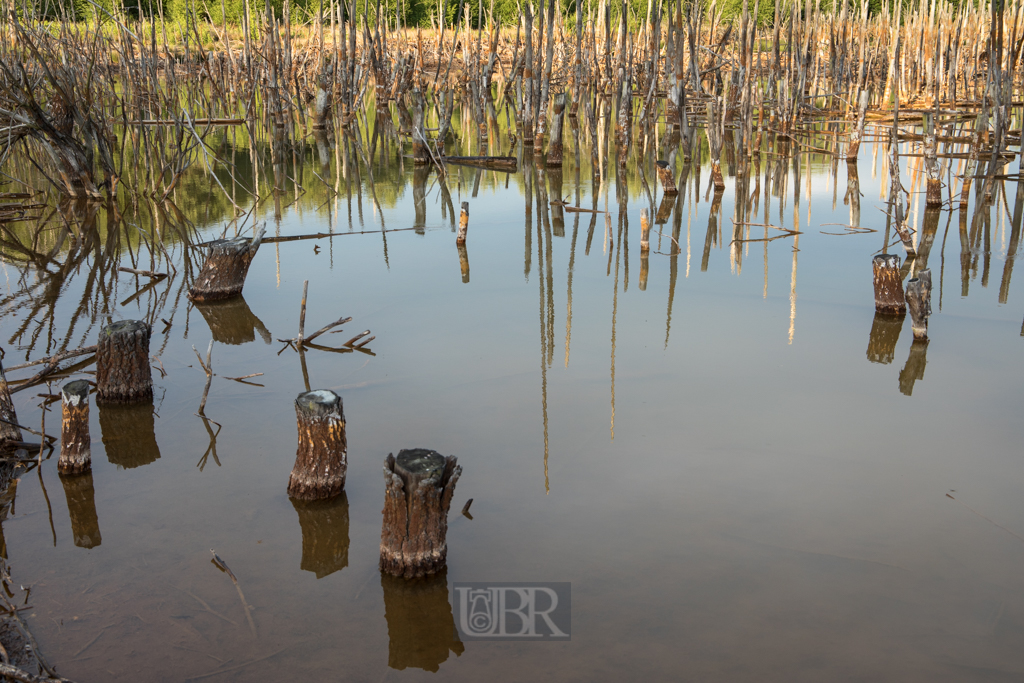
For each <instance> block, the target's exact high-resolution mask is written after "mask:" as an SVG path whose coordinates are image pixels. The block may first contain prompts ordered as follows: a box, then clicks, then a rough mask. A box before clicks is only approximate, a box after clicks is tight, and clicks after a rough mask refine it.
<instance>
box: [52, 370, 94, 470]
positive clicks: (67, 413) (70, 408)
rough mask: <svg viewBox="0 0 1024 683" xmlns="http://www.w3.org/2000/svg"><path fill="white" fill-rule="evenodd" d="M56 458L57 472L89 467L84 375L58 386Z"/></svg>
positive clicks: (87, 394) (87, 414) (87, 386)
mask: <svg viewBox="0 0 1024 683" xmlns="http://www.w3.org/2000/svg"><path fill="white" fill-rule="evenodd" d="M60 398H61V409H62V415H61V423H60V460H58V461H57V471H58V472H60V473H61V474H81V473H83V472H88V471H89V470H90V469H92V451H91V450H90V448H89V382H87V381H86V380H84V379H80V380H76V381H74V382H68V383H67V384H65V385H64V386H63V387H61V390H60Z"/></svg>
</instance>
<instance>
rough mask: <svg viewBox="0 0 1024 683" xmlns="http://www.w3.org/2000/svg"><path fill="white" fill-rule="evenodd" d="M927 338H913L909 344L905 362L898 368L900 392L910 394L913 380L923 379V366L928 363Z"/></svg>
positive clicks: (912, 389) (911, 393)
mask: <svg viewBox="0 0 1024 683" xmlns="http://www.w3.org/2000/svg"><path fill="white" fill-rule="evenodd" d="M927 352H928V340H927V339H915V340H914V343H913V344H911V345H910V354H909V355H908V356H907V363H906V365H904V366H903V369H902V370H900V393H901V394H903V395H904V396H911V395H913V393H914V382H916V381H917V380H919V379H924V368H925V366H926V365H928V356H927Z"/></svg>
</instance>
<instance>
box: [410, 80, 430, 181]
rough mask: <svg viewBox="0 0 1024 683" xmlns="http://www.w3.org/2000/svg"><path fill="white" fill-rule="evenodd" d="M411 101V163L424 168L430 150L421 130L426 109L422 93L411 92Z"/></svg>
mask: <svg viewBox="0 0 1024 683" xmlns="http://www.w3.org/2000/svg"><path fill="white" fill-rule="evenodd" d="M412 101H413V110H412V163H413V164H414V165H416V166H425V165H427V164H429V163H430V150H429V148H428V147H427V135H426V132H425V130H424V128H423V114H424V109H425V107H426V104H425V102H424V101H423V93H421V92H420V91H419V90H413V92H412Z"/></svg>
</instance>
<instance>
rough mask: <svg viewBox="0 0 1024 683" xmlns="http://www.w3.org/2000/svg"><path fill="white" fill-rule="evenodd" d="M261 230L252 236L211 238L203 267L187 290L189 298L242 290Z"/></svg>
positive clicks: (222, 296) (226, 295) (213, 298)
mask: <svg viewBox="0 0 1024 683" xmlns="http://www.w3.org/2000/svg"><path fill="white" fill-rule="evenodd" d="M264 231H265V228H260V230H259V232H258V233H256V236H255V237H253V238H251V239H250V238H248V237H235V238H234V239H230V240H214V241H213V242H210V243H209V245H207V251H206V261H205V262H204V263H203V269H202V270H201V271H199V276H198V277H197V278H196V280H195V282H193V283H192V287H191V288H190V289H189V290H188V296H189V298H190V299H192V300H193V301H217V300H219V299H230V298H232V297H235V296H238V295H239V294H241V293H242V287H244V286H245V276H246V275H247V274H248V273H249V264H250V263H252V260H253V258H254V257H255V256H256V252H257V251H258V250H259V248H260V242H261V241H262V240H263V233H264Z"/></svg>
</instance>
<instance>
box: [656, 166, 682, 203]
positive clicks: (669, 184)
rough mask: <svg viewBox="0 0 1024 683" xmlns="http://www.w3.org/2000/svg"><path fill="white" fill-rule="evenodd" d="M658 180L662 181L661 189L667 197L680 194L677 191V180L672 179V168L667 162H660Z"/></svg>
mask: <svg viewBox="0 0 1024 683" xmlns="http://www.w3.org/2000/svg"><path fill="white" fill-rule="evenodd" d="M657 166H658V180H660V181H661V189H662V191H663V192H664V193H665V194H666V195H675V194H678V193H679V190H678V189H676V181H675V178H673V177H672V167H671V166H669V165H668V162H667V161H658V162H657Z"/></svg>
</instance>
